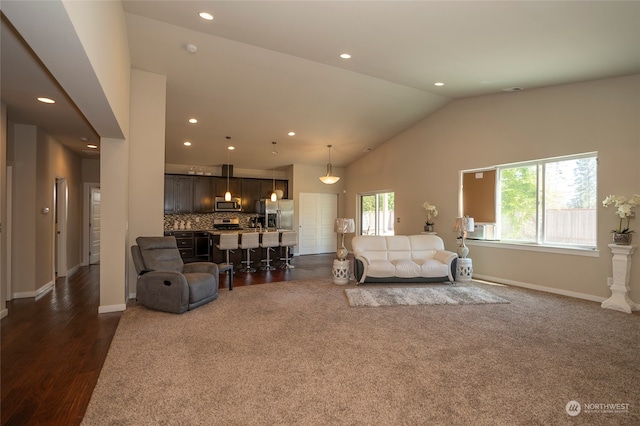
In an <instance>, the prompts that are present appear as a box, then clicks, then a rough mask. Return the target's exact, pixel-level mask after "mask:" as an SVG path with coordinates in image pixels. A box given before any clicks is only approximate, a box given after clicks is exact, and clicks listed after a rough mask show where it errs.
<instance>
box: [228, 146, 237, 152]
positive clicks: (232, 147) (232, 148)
mask: <svg viewBox="0 0 640 426" xmlns="http://www.w3.org/2000/svg"><path fill="white" fill-rule="evenodd" d="M227 149H228V150H229V151H233V150H234V149H236V147H235V146H233V145H231V146H228V147H227Z"/></svg>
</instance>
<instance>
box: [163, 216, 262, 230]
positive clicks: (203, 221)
mask: <svg viewBox="0 0 640 426" xmlns="http://www.w3.org/2000/svg"><path fill="white" fill-rule="evenodd" d="M258 216H260V215H259V214H257V213H178V214H165V215H164V230H165V231H172V230H174V224H175V223H176V222H177V223H178V229H180V225H181V224H182V222H184V224H185V229H187V225H188V224H189V223H191V229H194V230H209V229H213V220H214V219H231V218H238V220H239V221H240V227H241V228H248V227H249V224H250V222H251V218H254V217H258Z"/></svg>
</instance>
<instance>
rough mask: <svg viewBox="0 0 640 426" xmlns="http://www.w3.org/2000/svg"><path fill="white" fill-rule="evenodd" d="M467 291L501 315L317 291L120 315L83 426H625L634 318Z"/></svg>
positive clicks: (292, 288) (285, 288) (264, 293)
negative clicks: (572, 407) (486, 298)
mask: <svg viewBox="0 0 640 426" xmlns="http://www.w3.org/2000/svg"><path fill="white" fill-rule="evenodd" d="M472 285H474V286H478V287H480V288H484V289H488V290H489V291H490V292H491V293H493V294H496V295H497V296H500V297H503V298H505V299H507V300H509V301H510V303H509V304H485V305H460V306H449V305H435V306H434V305H418V306H393V307H380V308H375V309H354V308H351V307H349V305H348V303H346V297H345V294H344V289H345V286H336V285H333V284H332V283H331V281H330V279H326V280H315V281H297V282H286V283H274V284H265V285H257V286H251V287H236V288H235V289H234V290H233V291H232V292H229V291H226V290H223V291H221V293H220V297H219V299H218V300H217V301H214V302H212V303H210V304H208V305H205V306H203V307H200V308H198V309H196V310H194V311H192V312H188V313H186V314H183V315H173V314H166V313H162V312H154V311H150V310H148V309H146V308H143V307H140V306H131V307H129V308H128V309H127V311H126V312H125V313H124V315H123V316H122V319H121V320H120V325H119V327H118V330H117V332H116V335H115V337H114V339H113V343H112V345H111V349H110V351H109V354H108V356H107V359H106V361H105V365H104V368H103V370H102V373H101V375H100V379H99V381H98V384H97V386H96V388H95V390H94V393H93V396H92V399H91V402H90V404H89V407H88V409H87V413H86V416H85V418H84V421H83V424H84V425H100V426H102V425H218V424H219V425H293V424H298V425H338V424H349V425H518V424H531V425H562V424H581V425H583V424H590V425H599V424H610V425H637V424H640V386H639V383H640V363H639V355H640V343H639V342H640V340H639V336H640V316H639V315H637V314H633V315H628V314H624V313H621V312H617V311H612V310H605V309H602V308H600V306H599V304H598V303H593V302H587V301H581V300H575V299H571V298H567V297H561V296H554V295H549V294H545V293H539V292H534V291H530V290H525V289H519V288H510V287H504V286H489V285H485V284H477V283H473V284H472ZM349 287H353V286H352V285H351V286H349ZM572 400H575V401H577V402H578V403H580V404H581V408H582V412H581V413H580V414H578V416H575V417H572V416H569V415H568V414H567V412H566V409H565V407H566V406H567V404H568V403H569V402H570V401H572ZM596 404H628V409H627V410H626V411H624V410H623V412H620V413H603V412H602V410H598V407H600V406H599V405H596Z"/></svg>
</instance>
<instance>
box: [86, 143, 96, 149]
mask: <svg viewBox="0 0 640 426" xmlns="http://www.w3.org/2000/svg"><path fill="white" fill-rule="evenodd" d="M87 148H91V149H98V145H94V144H92V143H90V144H88V145H87Z"/></svg>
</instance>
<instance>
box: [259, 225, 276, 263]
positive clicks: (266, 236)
mask: <svg viewBox="0 0 640 426" xmlns="http://www.w3.org/2000/svg"><path fill="white" fill-rule="evenodd" d="M278 237H279V235H278V233H277V232H264V233H263V234H262V241H261V242H260V247H263V248H266V249H267V258H266V259H265V260H263V262H265V263H266V264H265V265H264V266H263V267H262V268H260V269H262V270H263V271H273V270H274V269H276V268H274V267H273V266H271V257H270V255H269V252H270V251H272V250H273V248H272V247H278V246H279V245H280V241H279V238H278Z"/></svg>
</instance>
